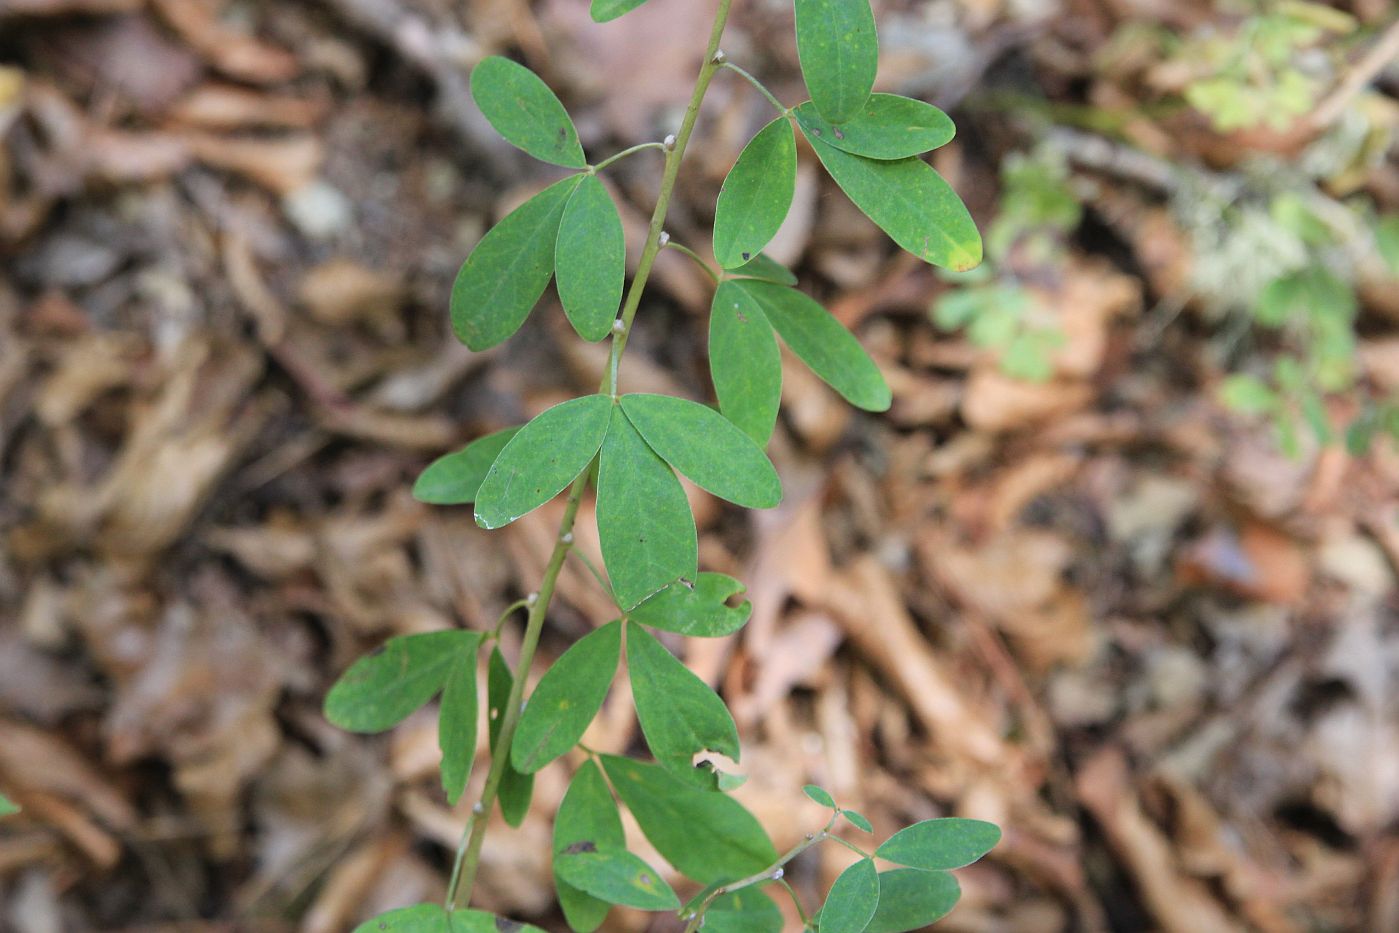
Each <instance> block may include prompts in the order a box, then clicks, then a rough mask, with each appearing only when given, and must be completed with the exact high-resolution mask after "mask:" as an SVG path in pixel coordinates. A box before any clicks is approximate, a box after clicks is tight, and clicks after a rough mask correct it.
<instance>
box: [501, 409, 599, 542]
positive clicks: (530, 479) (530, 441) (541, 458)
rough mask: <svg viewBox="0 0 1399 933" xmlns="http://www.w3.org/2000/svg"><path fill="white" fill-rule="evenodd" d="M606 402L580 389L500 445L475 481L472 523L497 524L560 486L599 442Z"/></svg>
mask: <svg viewBox="0 0 1399 933" xmlns="http://www.w3.org/2000/svg"><path fill="white" fill-rule="evenodd" d="M612 408H613V405H612V399H611V398H609V397H608V396H606V395H585V396H583V397H582V398H575V399H570V400H569V401H567V402H563V403H561V404H558V405H555V406H554V407H553V408H550V409H548V410H547V411H544V412H541V413H540V414H539V415H537V416H535V418H534V419H533V420H531V421H530V423H529V424H527V425H525V426H524V427H523V428H521V429H520V432H519V433H518V434H516V435H515V436H514V437H513V438H511V439H510V442H509V443H508V444H506V445H505V448H504V449H503V450H502V451H501V452H500V455H499V456H498V457H496V459H495V463H493V464H491V468H490V471H489V472H487V473H486V478H485V479H484V480H482V481H481V488H480V490H479V491H478V492H477V494H476V523H477V524H478V525H480V526H481V527H483V528H500V527H501V526H503V525H508V524H510V523H511V522H513V521H515V520H516V519H517V518H519V517H520V516H522V515H525V514H527V513H529V512H532V511H534V510H535V509H537V508H539V507H540V506H541V505H543V504H544V503H546V502H548V501H549V500H550V499H552V498H554V497H555V496H557V495H558V494H559V493H561V492H563V491H564V489H565V488H566V487H567V486H568V484H569V483H571V482H573V481H574V480H575V479H577V477H578V474H579V473H582V472H583V471H584V470H585V469H587V468H588V464H590V463H592V461H593V457H594V456H595V455H596V454H597V452H598V448H600V447H601V446H602V439H603V438H604V437H606V436H607V425H608V422H609V421H610V420H611V419H612Z"/></svg>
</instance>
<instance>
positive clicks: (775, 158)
mask: <svg viewBox="0 0 1399 933" xmlns="http://www.w3.org/2000/svg"><path fill="white" fill-rule="evenodd" d="M796 190H797V136H796V133H795V132H794V131H793V130H792V124H791V122H790V121H789V120H788V119H787V118H786V117H778V118H777V119H776V120H773V121H772V122H771V123H769V124H768V125H767V126H765V127H763V128H762V129H761V130H759V131H758V135H756V136H754V137H753V138H752V139H751V140H749V142H748V145H747V146H744V147H743V152H741V153H740V154H739V156H738V161H737V162H735V163H734V167H733V168H732V169H730V170H729V176H728V177H727V178H725V179H724V186H723V187H722V188H720V189H719V203H718V205H717V206H716V207H715V209H714V258H715V259H717V260H718V261H719V265H721V266H723V267H724V268H725V269H737V268H738V267H740V266H742V265H744V264H745V263H748V262H751V261H752V260H753V259H754V258H755V257H757V256H758V254H759V253H760V252H762V249H763V247H764V246H767V245H768V242H769V241H771V240H772V238H773V237H774V236H775V235H776V234H777V230H778V228H779V227H781V226H782V221H783V220H785V219H786V218H787V212H788V211H789V210H790V209H791V207H792V197H793V195H794V194H795V193H796Z"/></svg>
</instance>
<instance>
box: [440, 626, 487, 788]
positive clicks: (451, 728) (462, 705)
mask: <svg viewBox="0 0 1399 933" xmlns="http://www.w3.org/2000/svg"><path fill="white" fill-rule="evenodd" d="M466 634H467V635H468V636H469V637H470V638H471V639H472V641H471V644H470V646H469V647H468V646H467V645H466V643H465V642H463V645H462V647H461V648H460V649H458V650H457V652H455V660H454V662H453V664H452V669H451V672H450V673H449V674H448V675H447V685H446V686H445V687H444V688H443V690H442V708H441V709H440V710H439V711H438V714H437V747H438V748H440V749H441V750H442V789H443V790H445V791H446V792H447V803H448V804H450V805H452V806H456V804H457V801H458V800H460V799H461V794H462V791H463V790H465V789H466V781H467V779H468V778H469V777H471V764H472V762H473V761H475V760H476V727H477V719H478V716H477V712H478V711H477V706H476V652H477V650H478V649H479V648H480V647H481V638H482V636H481V633H480V632H467V633H466Z"/></svg>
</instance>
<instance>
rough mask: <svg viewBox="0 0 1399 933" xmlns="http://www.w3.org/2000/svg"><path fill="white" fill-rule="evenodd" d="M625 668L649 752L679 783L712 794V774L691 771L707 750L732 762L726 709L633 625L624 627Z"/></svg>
mask: <svg viewBox="0 0 1399 933" xmlns="http://www.w3.org/2000/svg"><path fill="white" fill-rule="evenodd" d="M627 669H628V671H629V672H630V676H631V687H632V697H633V698H634V699H635V701H636V716H637V719H638V720H640V722H641V731H642V734H644V735H645V736H646V744H647V746H649V747H650V749H651V753H652V754H653V755H655V756H656V760H657V761H659V762H660V763H661V764H663V765H665V766H666V767H667V768H669V769H670V770H671V773H672V774H674V775H675V776H676V777H678V778H680V779H681V780H682V781H684V782H685V783H687V784H693V785H695V786H696V787H700V788H701V789H704V790H712V789H713V788H714V786H715V781H714V776H713V774H712V773H711V772H706V771H704V770H702V769H700V768H696V767H695V765H694V758H695V755H696V754H697V753H699V752H704V751H711V752H719V753H720V754H722V755H727V756H728V757H730V758H732V759H733V760H734V761H738V756H739V745H738V726H736V725H734V720H733V716H731V715H730V714H729V708H728V707H727V706H725V705H724V701H723V700H721V699H719V695H718V694H716V693H715V692H714V691H713V690H712V689H711V688H710V686H709V684H707V683H705V682H704V681H703V680H700V679H699V678H698V677H696V676H695V674H694V673H693V672H692V671H691V670H690V669H689V668H688V667H686V666H685V665H684V664H682V663H680V662H679V661H678V660H676V658H675V656H674V655H672V654H671V653H670V652H669V651H668V650H666V647H665V646H664V645H662V644H661V643H660V642H659V641H657V640H656V639H655V638H654V637H653V636H652V635H650V634H649V633H648V632H647V631H646V630H645V629H643V628H642V627H641V626H639V625H637V624H636V623H635V622H628V623H627Z"/></svg>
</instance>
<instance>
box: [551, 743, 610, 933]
mask: <svg viewBox="0 0 1399 933" xmlns="http://www.w3.org/2000/svg"><path fill="white" fill-rule="evenodd" d="M580 843H590V844H592V845H594V846H599V847H602V848H613V849H621V848H625V847H626V844H627V839H626V835H625V833H624V832H623V830H622V817H621V815H620V814H619V813H618V812H617V802H616V801H615V800H613V799H612V792H611V791H609V790H608V789H607V780H606V779H605V778H604V777H603V776H602V769H601V768H599V767H598V764H597V762H596V761H593V760H591V759H589V760H588V761H585V762H583V765H582V766H581V767H580V768H579V769H578V770H577V771H576V772H574V774H573V780H571V781H569V783H568V790H567V791H565V792H564V795H563V801H562V802H560V803H559V810H558V813H557V814H556V815H555V816H554V857H555V860H557V858H558V855H559V853H561V852H563V851H564V850H566V849H568V848H569V847H570V846H574V845H578V844H580ZM554 887H555V889H556V890H557V891H558V894H559V907H561V908H562V909H563V913H564V919H565V920H567V921H568V925H569V928H570V929H572V930H573V931H574V933H592V931H593V930H596V929H597V928H598V927H599V926H600V925H601V924H602V921H603V920H604V919H605V918H606V917H607V912H608V910H609V909H610V906H611V905H609V904H608V903H607V902H606V901H604V900H601V899H599V898H596V897H593V896H592V895H591V894H588V893H587V892H585V891H583V890H581V889H579V888H576V887H574V886H573V885H571V884H569V883H568V882H567V881H564V880H562V879H561V878H560V877H559V875H558V873H557V872H555V874H554Z"/></svg>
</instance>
